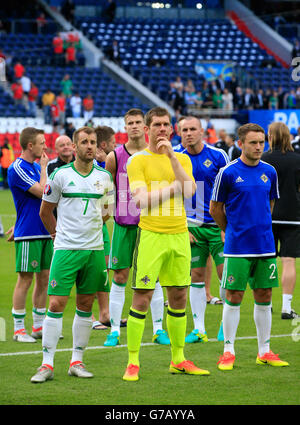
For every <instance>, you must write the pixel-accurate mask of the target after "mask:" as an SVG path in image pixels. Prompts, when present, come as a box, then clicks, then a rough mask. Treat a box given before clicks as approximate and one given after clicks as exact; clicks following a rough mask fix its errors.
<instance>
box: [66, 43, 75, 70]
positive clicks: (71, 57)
mask: <svg viewBox="0 0 300 425" xmlns="http://www.w3.org/2000/svg"><path fill="white" fill-rule="evenodd" d="M65 60H66V66H75V65H76V49H75V43H71V44H70V45H69V46H68V47H67V48H66V54H65Z"/></svg>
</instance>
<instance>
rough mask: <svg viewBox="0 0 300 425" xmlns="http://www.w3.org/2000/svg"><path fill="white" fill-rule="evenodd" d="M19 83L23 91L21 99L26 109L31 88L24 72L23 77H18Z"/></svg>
mask: <svg viewBox="0 0 300 425" xmlns="http://www.w3.org/2000/svg"><path fill="white" fill-rule="evenodd" d="M20 83H21V84H22V88H23V93H24V97H23V101H24V104H25V106H26V109H28V94H29V91H30V89H31V80H30V78H29V77H28V76H27V75H26V74H24V75H23V77H22V78H20Z"/></svg>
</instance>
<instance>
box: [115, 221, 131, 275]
mask: <svg viewBox="0 0 300 425" xmlns="http://www.w3.org/2000/svg"><path fill="white" fill-rule="evenodd" d="M137 229H138V227H137V226H120V225H119V224H118V223H116V222H114V229H113V234H112V242H111V249H110V255H109V262H108V268H109V269H110V270H120V269H127V268H128V267H129V268H130V267H131V266H132V259H133V253H134V248H135V243H136V237H137Z"/></svg>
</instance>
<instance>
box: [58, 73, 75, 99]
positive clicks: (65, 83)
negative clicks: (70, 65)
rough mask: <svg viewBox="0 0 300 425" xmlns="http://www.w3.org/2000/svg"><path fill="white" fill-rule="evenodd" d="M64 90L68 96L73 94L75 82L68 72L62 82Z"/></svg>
mask: <svg viewBox="0 0 300 425" xmlns="http://www.w3.org/2000/svg"><path fill="white" fill-rule="evenodd" d="M60 85H61V88H62V92H63V94H64V95H65V96H66V97H70V96H71V95H72V88H73V83H72V80H71V79H70V75H69V74H66V75H65V76H64V78H63V79H62V80H61V82H60Z"/></svg>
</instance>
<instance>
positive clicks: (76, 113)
mask: <svg viewBox="0 0 300 425" xmlns="http://www.w3.org/2000/svg"><path fill="white" fill-rule="evenodd" d="M81 104H82V99H81V97H80V96H79V93H75V94H74V96H72V97H71V99H70V107H71V109H72V116H73V118H79V117H80V116H81Z"/></svg>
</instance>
